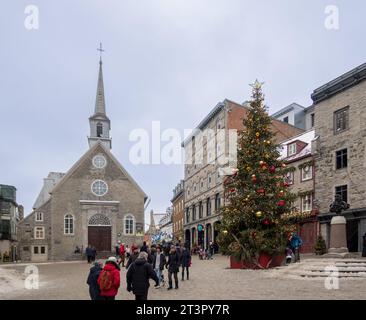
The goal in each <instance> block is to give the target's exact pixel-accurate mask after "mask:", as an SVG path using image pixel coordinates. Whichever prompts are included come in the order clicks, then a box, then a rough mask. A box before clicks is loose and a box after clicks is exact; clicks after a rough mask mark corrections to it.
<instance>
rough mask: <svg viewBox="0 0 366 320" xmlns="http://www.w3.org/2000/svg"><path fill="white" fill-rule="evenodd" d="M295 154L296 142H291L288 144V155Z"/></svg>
mask: <svg viewBox="0 0 366 320" xmlns="http://www.w3.org/2000/svg"><path fill="white" fill-rule="evenodd" d="M294 154H296V143H291V144H289V145H288V156H293V155H294Z"/></svg>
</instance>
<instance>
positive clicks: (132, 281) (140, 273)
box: [126, 251, 159, 300]
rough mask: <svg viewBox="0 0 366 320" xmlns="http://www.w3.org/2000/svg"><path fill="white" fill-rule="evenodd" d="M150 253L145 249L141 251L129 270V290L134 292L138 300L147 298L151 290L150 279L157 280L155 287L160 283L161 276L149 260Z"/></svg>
mask: <svg viewBox="0 0 366 320" xmlns="http://www.w3.org/2000/svg"><path fill="white" fill-rule="evenodd" d="M147 257H148V254H147V253H146V252H145V251H142V252H140V253H139V256H138V258H137V259H136V261H135V262H133V263H132V264H131V266H130V268H129V269H128V271H127V277H126V279H127V291H128V292H131V291H132V292H133V294H134V295H135V299H136V300H147V295H148V292H149V287H150V283H149V279H152V280H154V281H155V287H157V286H158V285H159V278H158V277H157V276H156V273H155V272H154V270H153V267H152V265H151V264H150V263H148V262H147Z"/></svg>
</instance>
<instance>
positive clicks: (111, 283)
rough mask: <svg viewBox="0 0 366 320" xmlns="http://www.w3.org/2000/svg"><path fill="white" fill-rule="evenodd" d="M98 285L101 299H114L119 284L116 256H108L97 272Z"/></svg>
mask: <svg viewBox="0 0 366 320" xmlns="http://www.w3.org/2000/svg"><path fill="white" fill-rule="evenodd" d="M98 285H99V288H100V296H101V297H102V300H114V299H115V297H116V295H117V293H118V289H119V286H120V268H119V265H118V262H117V259H116V257H109V258H108V259H107V261H106V263H105V266H104V268H103V269H102V271H101V272H100V274H99V277H98Z"/></svg>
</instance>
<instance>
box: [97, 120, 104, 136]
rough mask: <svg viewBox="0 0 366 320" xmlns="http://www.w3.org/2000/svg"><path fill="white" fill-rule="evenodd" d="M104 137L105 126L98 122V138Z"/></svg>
mask: <svg viewBox="0 0 366 320" xmlns="http://www.w3.org/2000/svg"><path fill="white" fill-rule="evenodd" d="M102 136H103V125H102V124H101V123H100V122H98V123H97V137H98V138H100V137H102Z"/></svg>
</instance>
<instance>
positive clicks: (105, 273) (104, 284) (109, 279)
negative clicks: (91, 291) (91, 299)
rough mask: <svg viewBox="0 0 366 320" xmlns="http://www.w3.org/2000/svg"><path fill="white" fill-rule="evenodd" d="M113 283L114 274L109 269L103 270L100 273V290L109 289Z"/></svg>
mask: <svg viewBox="0 0 366 320" xmlns="http://www.w3.org/2000/svg"><path fill="white" fill-rule="evenodd" d="M112 285H113V274H112V272H111V271H109V270H102V272H101V275H100V285H99V287H100V290H102V291H108V290H110V289H111V288H112Z"/></svg>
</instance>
